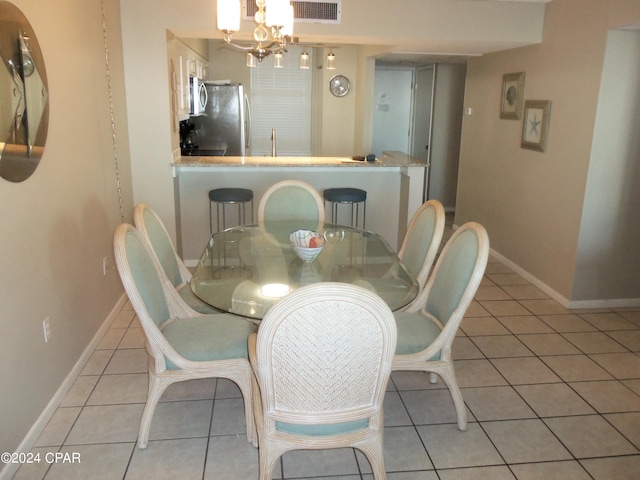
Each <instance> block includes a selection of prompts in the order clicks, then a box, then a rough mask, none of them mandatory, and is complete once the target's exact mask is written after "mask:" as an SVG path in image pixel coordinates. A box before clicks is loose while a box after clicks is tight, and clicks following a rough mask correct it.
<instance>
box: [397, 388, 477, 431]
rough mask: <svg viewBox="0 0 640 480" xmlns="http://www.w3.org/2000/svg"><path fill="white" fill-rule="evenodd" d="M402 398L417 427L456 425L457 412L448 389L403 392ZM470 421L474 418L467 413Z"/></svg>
mask: <svg viewBox="0 0 640 480" xmlns="http://www.w3.org/2000/svg"><path fill="white" fill-rule="evenodd" d="M400 397H401V398H402V401H403V403H404V405H405V406H406V408H407V412H408V413H409V416H410V417H411V420H413V423H414V424H416V425H435V424H441V423H456V422H457V417H456V410H455V407H454V406H453V400H451V394H450V393H449V390H448V389H444V390H414V391H408V392H401V393H400ZM467 416H468V418H469V419H470V420H473V416H472V415H471V414H470V413H469V412H467Z"/></svg>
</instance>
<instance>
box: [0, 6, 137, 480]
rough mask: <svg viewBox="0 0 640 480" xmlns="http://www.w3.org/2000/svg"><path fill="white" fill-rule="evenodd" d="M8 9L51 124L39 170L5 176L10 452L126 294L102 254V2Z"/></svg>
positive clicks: (111, 15) (2, 413) (121, 152)
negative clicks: (26, 41)
mask: <svg viewBox="0 0 640 480" xmlns="http://www.w3.org/2000/svg"><path fill="white" fill-rule="evenodd" d="M12 3H14V4H15V5H16V6H17V7H18V8H20V9H21V10H22V12H23V13H24V14H25V15H26V17H27V18H28V19H29V22H30V23H31V25H32V27H33V28H34V30H35V32H36V36H37V38H38V42H39V43H40V46H41V49H42V54H43V56H44V61H45V65H46V71H47V77H48V81H49V100H50V117H49V134H48V139H47V143H46V146H45V150H44V155H43V156H42V161H41V162H40V165H39V167H38V168H37V170H36V171H35V173H34V174H33V175H32V176H31V177H30V178H28V179H27V180H25V181H24V182H21V183H11V182H8V181H6V180H4V179H0V217H1V218H2V233H0V250H1V251H2V255H1V256H0V272H1V273H0V304H1V305H2V310H1V313H0V324H2V331H3V334H2V335H0V364H2V365H3V368H0V385H2V388H1V389H0V451H2V452H12V451H14V450H15V449H17V448H18V446H19V445H20V444H21V442H22V441H23V440H24V439H25V438H26V436H27V433H28V432H29V430H30V428H31V427H32V426H34V428H35V429H36V430H37V429H38V428H42V427H43V426H44V424H38V423H37V419H38V418H39V416H40V414H41V413H42V412H43V411H45V409H46V407H47V405H48V403H49V402H50V401H51V400H52V398H55V397H54V396H55V395H56V392H57V391H58V389H59V387H61V385H63V382H64V381H65V378H66V377H67V375H68V374H69V373H70V372H71V371H72V369H73V368H74V366H75V365H76V362H78V359H79V358H81V355H82V353H83V351H84V350H85V348H86V347H87V345H89V342H90V341H91V339H92V338H93V337H94V335H95V334H96V332H97V331H98V329H99V327H100V326H101V325H102V323H103V322H104V321H105V319H106V318H108V316H109V314H110V312H111V310H112V308H113V307H114V305H115V304H116V301H117V300H118V299H119V298H121V295H122V287H121V285H120V280H119V278H118V276H117V273H116V272H115V270H114V269H113V268H111V269H109V270H108V272H107V275H106V276H103V274H102V258H103V257H104V256H106V257H107V258H108V261H109V264H110V265H111V266H113V265H114V261H113V254H112V251H113V247H112V235H113V231H114V229H115V227H116V225H117V224H118V223H119V222H120V213H119V206H118V197H117V190H116V178H115V165H114V151H113V144H112V141H111V120H110V114H109V103H108V95H107V93H108V88H107V84H106V70H105V51H104V39H103V32H102V18H101V10H100V2H99V1H98V0H64V1H57V2H42V1H40V0H13V2H12ZM105 4H106V7H105V10H106V13H107V26H108V31H107V33H108V39H109V43H108V45H109V54H110V55H109V60H110V74H111V86H112V92H113V103H114V115H115V117H114V119H115V125H116V138H117V144H118V147H119V148H118V150H117V152H118V159H119V167H120V175H121V185H122V193H123V196H124V199H123V200H124V204H123V208H124V212H125V217H126V219H129V221H130V218H131V179H130V175H129V168H130V167H129V153H128V137H127V125H126V118H125V116H124V110H125V107H124V101H125V98H124V89H123V67H122V51H121V43H120V29H119V5H118V2H117V1H110V0H107V1H106V2H105ZM45 317H49V318H50V323H51V338H50V341H49V342H48V343H45V342H44V339H43V333H42V321H43V320H44V318H45ZM67 387H68V385H67ZM58 400H59V398H58ZM54 408H55V405H54ZM36 435H37V431H36ZM32 440H33V438H32ZM0 467H2V466H0ZM10 467H11V466H9V467H7V468H10ZM1 475H3V474H0V476H1Z"/></svg>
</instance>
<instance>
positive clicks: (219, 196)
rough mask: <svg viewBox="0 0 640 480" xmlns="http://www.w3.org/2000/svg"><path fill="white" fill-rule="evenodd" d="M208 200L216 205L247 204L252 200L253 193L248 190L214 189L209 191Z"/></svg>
mask: <svg viewBox="0 0 640 480" xmlns="http://www.w3.org/2000/svg"><path fill="white" fill-rule="evenodd" d="M209 200H211V201H212V202H218V203H236V202H248V201H250V200H253V191H252V190H249V189H248V188H216V189H214V190H210V191H209Z"/></svg>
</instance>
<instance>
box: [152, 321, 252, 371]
mask: <svg viewBox="0 0 640 480" xmlns="http://www.w3.org/2000/svg"><path fill="white" fill-rule="evenodd" d="M253 331H254V325H253V324H252V323H250V322H248V321H246V320H244V319H243V318H241V317H237V316H235V315H231V314H226V313H221V314H217V315H205V316H203V317H194V318H178V319H175V320H174V321H172V322H171V323H169V324H168V325H167V326H166V327H165V328H164V329H163V330H162V333H163V334H164V336H165V338H166V339H167V341H168V342H169V343H170V344H171V346H172V347H173V348H174V349H175V350H176V352H178V353H179V354H180V355H181V356H183V357H184V358H186V359H187V360H192V361H194V362H206V361H211V360H228V359H233V358H248V354H247V338H248V337H249V335H250V334H251V333H252V332H253ZM167 369H169V370H179V368H178V367H177V366H175V365H174V364H173V363H171V362H170V361H168V360H167Z"/></svg>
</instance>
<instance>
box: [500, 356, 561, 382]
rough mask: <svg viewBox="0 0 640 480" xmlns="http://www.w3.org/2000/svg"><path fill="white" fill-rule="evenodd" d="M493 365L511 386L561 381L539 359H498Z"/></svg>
mask: <svg viewBox="0 0 640 480" xmlns="http://www.w3.org/2000/svg"><path fill="white" fill-rule="evenodd" d="M492 363H493V365H494V366H495V367H496V368H497V369H498V371H499V372H500V373H501V374H502V375H503V376H504V377H505V378H506V379H507V381H508V382H509V383H510V384H511V385H526V384H532V383H554V382H560V381H561V380H560V378H559V377H558V376H557V375H556V374H555V373H553V370H551V369H550V368H549V367H547V366H546V365H545V364H544V363H542V361H541V360H540V359H539V358H530V357H523V358H497V359H495V360H492Z"/></svg>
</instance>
